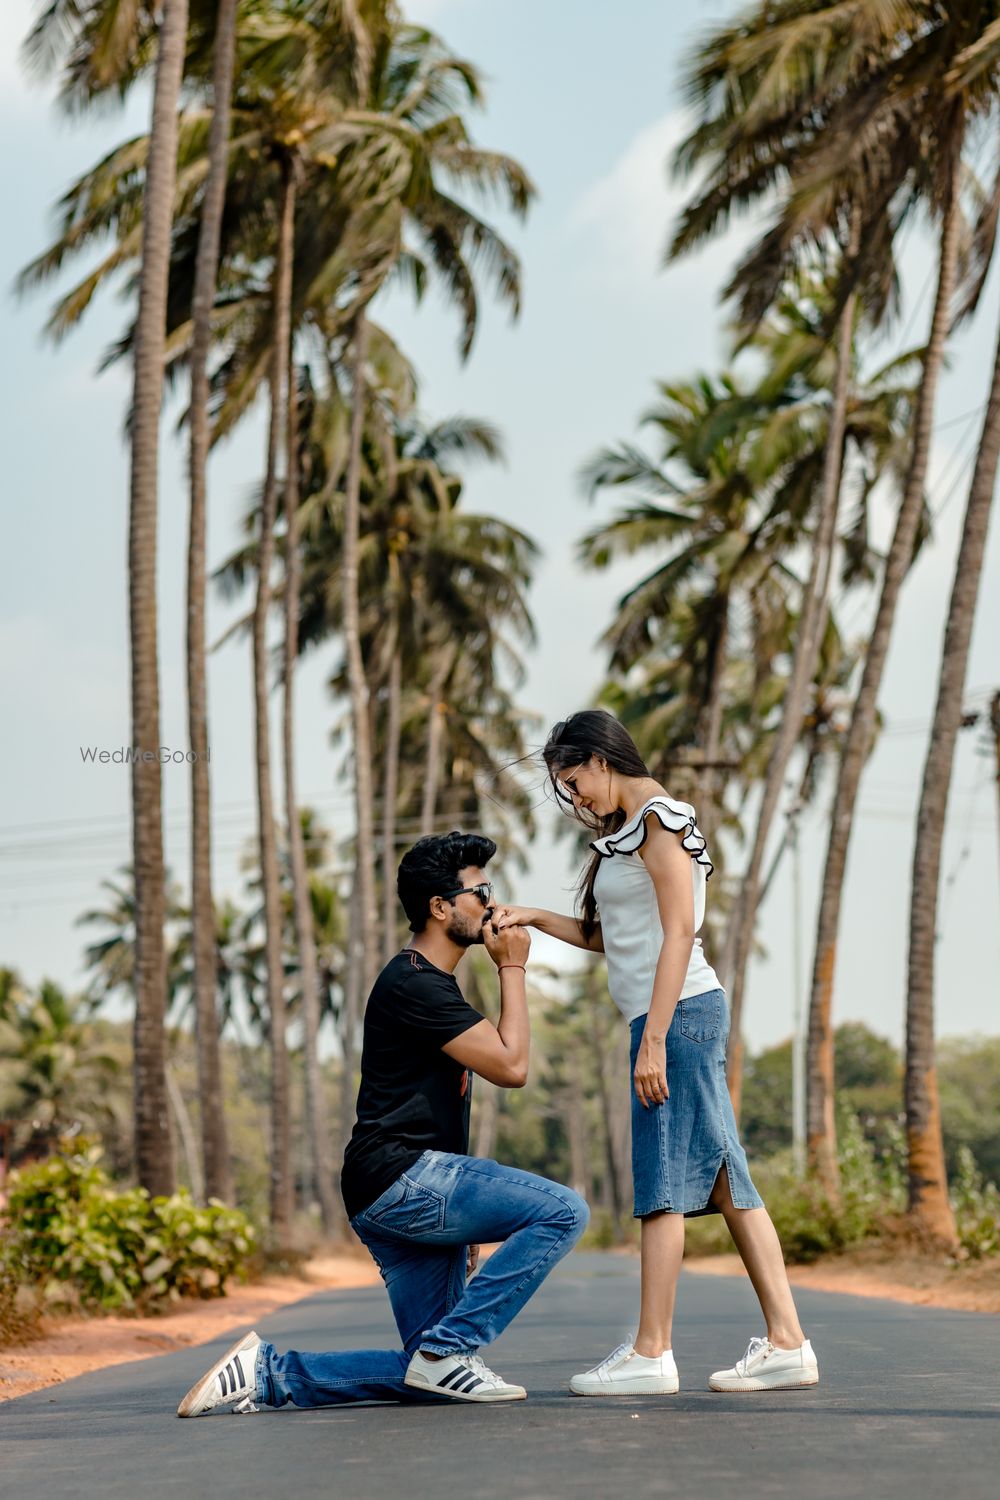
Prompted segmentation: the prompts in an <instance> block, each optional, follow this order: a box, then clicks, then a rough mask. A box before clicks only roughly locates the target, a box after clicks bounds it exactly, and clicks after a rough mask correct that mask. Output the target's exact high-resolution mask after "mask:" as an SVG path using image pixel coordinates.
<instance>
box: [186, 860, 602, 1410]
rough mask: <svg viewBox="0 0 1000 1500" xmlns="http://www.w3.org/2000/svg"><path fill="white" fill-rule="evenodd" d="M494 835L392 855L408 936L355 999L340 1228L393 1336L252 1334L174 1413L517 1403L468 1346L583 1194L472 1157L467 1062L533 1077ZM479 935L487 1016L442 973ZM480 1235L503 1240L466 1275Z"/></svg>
mask: <svg viewBox="0 0 1000 1500" xmlns="http://www.w3.org/2000/svg"><path fill="white" fill-rule="evenodd" d="M495 853H496V845H495V844H494V843H493V841H492V840H491V839H488V838H483V837H481V836H480V835H478V834H463V833H449V834H446V835H444V836H443V837H432V838H423V839H421V840H420V841H419V842H418V843H417V844H415V845H414V847H413V848H412V849H410V850H409V851H408V852H407V853H406V854H405V855H404V856H403V859H402V861H401V863H400V866H399V875H398V880H397V890H398V892H399V899H400V901H401V902H402V904H403V909H404V910H405V912H406V915H407V917H408V918H409V923H410V929H411V931H412V932H413V934H414V936H413V938H412V939H411V941H410V944H409V946H408V947H406V948H404V949H403V950H402V952H400V953H397V954H396V956H395V958H393V959H391V960H390V961H389V963H388V964H386V966H385V968H384V969H383V970H382V972H381V974H380V975H379V977H378V979H377V980H376V982H375V986H374V988H373V990H372V992H371V995H370V996H369V999H368V1005H367V1008H366V1010H365V1024H364V1046H363V1050H362V1057H361V1088H360V1091H359V1094H358V1117H357V1123H356V1124H355V1127H354V1132H353V1135H352V1136H351V1140H350V1143H349V1145H348V1147H347V1151H346V1153H345V1156H344V1170H343V1174H342V1178H341V1185H342V1190H343V1194H344V1203H345V1205H346V1208H347V1213H348V1216H349V1218H350V1221H351V1227H352V1228H353V1229H354V1231H355V1233H356V1234H357V1235H358V1236H359V1237H360V1238H361V1239H362V1240H363V1241H364V1243H365V1244H366V1245H367V1246H368V1249H369V1250H370V1251H371V1253H372V1256H373V1258H374V1260H375V1262H376V1264H377V1265H378V1268H379V1270H380V1271H381V1273H382V1279H383V1281H384V1282H385V1285H386V1290H387V1292H388V1293H389V1301H390V1302H391V1304H392V1311H393V1315H394V1316H395V1319H396V1325H397V1327H398V1329H399V1334H400V1338H401V1340H402V1344H403V1347H402V1349H401V1350H389V1349H365V1350H352V1351H350V1352H349V1353H322V1354H311V1353H307V1352H305V1351H289V1352H288V1353H286V1354H278V1353H277V1352H276V1350H275V1348H274V1345H273V1344H269V1343H267V1342H266V1341H265V1340H263V1339H261V1338H259V1337H258V1336H257V1334H256V1333H248V1334H247V1335H246V1336H245V1337H244V1338H243V1339H241V1340H240V1341H239V1342H238V1343H237V1344H234V1345H233V1347H232V1348H231V1349H230V1350H229V1351H228V1352H227V1353H226V1354H224V1355H223V1356H222V1358H221V1359H220V1360H219V1361H218V1362H217V1363H216V1364H215V1365H213V1366H212V1368H211V1369H210V1370H209V1371H208V1373H207V1374H206V1375H204V1376H203V1377H202V1379H201V1380H199V1381H198V1383H197V1384H196V1385H194V1386H193V1387H192V1388H191V1390H190V1391H189V1392H188V1393H187V1395H186V1396H185V1397H184V1399H183V1401H182V1402H181V1404H180V1406H179V1407H178V1416H182V1417H197V1416H201V1415H203V1414H204V1413H207V1412H212V1411H234V1412H248V1411H256V1410H257V1408H258V1406H284V1405H285V1404H286V1402H289V1401H292V1402H294V1403H295V1405H296V1406H300V1407H310V1406H332V1405H336V1404H339V1403H342V1402H349V1401H386V1400H395V1401H421V1400H428V1399H430V1400H441V1401H474V1402H483V1401H520V1400H523V1399H524V1396H525V1391H524V1388H523V1387H522V1386H519V1385H510V1384H509V1383H508V1382H507V1381H505V1380H503V1379H502V1378H501V1377H500V1376H499V1375H497V1374H495V1373H494V1372H493V1371H492V1370H491V1369H490V1368H489V1367H488V1366H487V1365H486V1364H485V1363H484V1361H483V1360H482V1359H481V1358H480V1356H479V1353H478V1350H479V1349H480V1347H481V1346H482V1345H483V1344H488V1343H490V1341H491V1340H492V1339H495V1338H496V1337H497V1336H498V1335H499V1334H500V1333H502V1332H503V1330H504V1329H505V1328H506V1327H507V1324H508V1323H509V1322H510V1321H511V1319H512V1318H514V1317H515V1316H516V1314H517V1313H519V1312H520V1310H521V1308H522V1307H523V1306H524V1305H525V1303H526V1302H527V1301H528V1299H529V1297H531V1296H532V1294H533V1293H534V1292H535V1291H537V1289H538V1287H539V1286H540V1285H541V1283H542V1281H543V1280H544V1279H545V1277H546V1276H547V1275H548V1274H549V1272H550V1271H551V1270H552V1268H553V1267H554V1266H555V1264H556V1262H557V1261H559V1260H561V1259H562V1257H563V1256H564V1255H566V1254H567V1253H568V1252H569V1251H570V1250H571V1249H572V1248H573V1246H574V1245H575V1244H576V1242H577V1240H578V1239H579V1238H580V1236H581V1234H582V1233H583V1231H584V1229H585V1227H586V1224H587V1219H588V1209H587V1205H586V1203H585V1202H584V1201H583V1199H582V1198H580V1197H579V1196H578V1194H576V1193H574V1192H572V1191H571V1190H570V1189H569V1188H566V1187H562V1186H560V1184H559V1183H556V1182H549V1181H548V1180H547V1179H546V1178H544V1177H536V1176H535V1175H534V1174H533V1173H531V1172H520V1171H517V1170H516V1169H515V1168H513V1167H504V1166H500V1165H499V1164H498V1163H497V1162H495V1161H485V1160H482V1159H480V1158H478V1157H473V1156H469V1155H468V1154H467V1153H468V1149H469V1107H470V1102H471V1092H472V1090H471V1074H472V1073H478V1074H479V1075H480V1076H481V1077H482V1078H486V1079H488V1080H489V1081H490V1082H491V1083H495V1084H499V1086H500V1087H501V1088H522V1087H523V1086H524V1083H525V1081H526V1079H527V1076H528V1008H527V1002H526V999H525V963H526V960H527V957H528V949H529V946H530V938H529V936H528V933H527V931H526V930H525V929H524V928H521V927H510V928H507V929H506V930H505V931H503V932H501V933H500V934H499V935H498V934H496V933H495V932H494V931H493V928H492V926H491V924H490V918H491V915H492V910H493V906H492V902H493V888H492V886H491V885H490V884H489V882H488V881H487V879H486V875H485V873H484V866H485V865H486V864H487V863H488V861H489V860H490V859H491V858H492V857H493V855H494V854H495ZM480 942H484V943H485V944H486V948H487V951H488V953H489V955H490V957H491V958H492V959H493V962H494V963H495V964H496V966H497V970H498V974H499V980H500V1020H499V1023H498V1024H497V1025H496V1026H494V1025H493V1024H492V1022H490V1021H487V1020H484V1018H483V1017H482V1016H481V1015H480V1014H479V1012H478V1011H476V1010H473V1009H472V1007H471V1006H470V1005H468V1004H467V1003H466V1001H465V1000H464V999H463V998H462V993H461V991H460V990H459V987H458V984H457V982H456V980H455V978H454V971H455V969H456V968H457V967H458V964H459V962H460V961H461V959H462V956H463V954H464V953H465V950H466V948H469V947H471V946H472V945H473V944H474V943H480ZM483 1241H490V1242H492V1241H502V1244H501V1245H500V1248H499V1249H498V1250H497V1251H496V1252H495V1253H494V1254H493V1255H492V1256H491V1257H490V1258H489V1260H487V1261H486V1262H485V1263H484V1266H483V1268H482V1269H481V1270H480V1271H479V1273H478V1275H476V1276H475V1277H474V1278H473V1280H472V1281H471V1282H468V1283H467V1282H466V1277H467V1275H468V1274H469V1272H470V1271H471V1270H472V1269H473V1268H474V1267H475V1263H476V1259H477V1256H478V1248H479V1245H480V1243H481V1242H483Z"/></svg>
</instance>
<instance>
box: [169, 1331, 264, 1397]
mask: <svg viewBox="0 0 1000 1500" xmlns="http://www.w3.org/2000/svg"><path fill="white" fill-rule="evenodd" d="M261 1343H262V1340H261V1339H260V1338H258V1336H257V1334H256V1333H254V1332H253V1330H252V1329H251V1331H250V1332H249V1333H245V1334H244V1335H243V1337H242V1338H241V1339H239V1340H238V1341H237V1342H236V1343H235V1344H234V1345H233V1346H232V1348H231V1349H227V1350H226V1352H225V1354H224V1355H223V1356H222V1358H221V1359H217V1360H216V1362H215V1364H214V1365H213V1366H212V1368H211V1369H210V1370H209V1371H208V1373H207V1375H203V1376H202V1377H201V1379H200V1380H199V1381H197V1382H196V1384H194V1385H193V1386H192V1387H191V1389H190V1390H189V1391H188V1393H187V1395H186V1396H185V1397H184V1400H183V1401H182V1402H181V1404H180V1406H179V1407H178V1408H177V1415H178V1416H179V1417H203V1416H204V1415H205V1414H206V1412H210V1411H223V1410H224V1411H228V1412H232V1413H233V1414H234V1415H238V1416H242V1415H243V1414H244V1413H245V1412H251V1411H257V1410H258V1409H259V1408H258V1406H257V1351H258V1349H259V1348H260V1346H261Z"/></svg>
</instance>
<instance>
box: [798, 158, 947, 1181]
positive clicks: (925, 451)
mask: <svg viewBox="0 0 1000 1500" xmlns="http://www.w3.org/2000/svg"><path fill="white" fill-rule="evenodd" d="M960 145H961V143H960V142H959V143H958V147H957V148H956V151H955V155H954V158H953V166H952V172H951V175H950V178H949V183H948V190H947V196H946V199H945V203H944V208H943V213H942V223H941V252H940V261H939V267H938V284H937V294H936V297H935V300H934V312H933V315H932V317H931V327H930V334H929V336H928V339H927V352H926V354H925V356H924V373H923V379H922V380H921V383H920V392H919V395H918V397H917V407H916V411H915V413H914V419H913V450H912V454H911V457H910V467H909V471H908V474H907V480H906V487H905V490H904V493H903V498H902V500H901V501H900V506H899V511H898V513H897V516H896V528H895V532H894V535H893V538H892V545H891V546H890V548H889V555H888V557H887V558H886V562H885V571H884V573H883V575H882V590H881V594H880V596H879V602H878V611H877V613H876V616H875V624H874V626H873V628H872V633H871V637H870V639H869V641H868V646H867V649H866V652H865V665H864V671H863V673H862V677H861V686H860V688H859V689H858V696H857V698H856V700H855V703H854V708H853V710H852V713H851V722H850V725H849V727H848V731H847V737H846V739H845V742H844V748H843V752H842V755H841V761H840V770H839V774H838V777H837V789H836V792H835V793H834V797H833V810H832V812H831V815H830V835H829V839H828V841H827V850H826V863H825V866H824V870H823V884H822V891H821V895H820V908H819V919H818V923H817V929H816V951H815V955H814V958H813V971H812V986H811V990H810V997H809V1033H808V1040H807V1044H806V1046H807V1064H806V1074H807V1095H806V1100H807V1102H806V1120H807V1125H806V1129H807V1148H808V1160H809V1168H810V1170H811V1171H812V1172H814V1173H815V1174H817V1175H818V1177H819V1179H820V1181H821V1182H822V1183H823V1185H824V1187H825V1188H826V1189H827V1191H828V1192H829V1193H833V1194H836V1192H837V1190H838V1182H839V1172H838V1168H837V1139H836V1130H835V1126H834V1108H833V1105H834V1073H833V1020H832V1017H833V986H834V978H835V974H836V961H837V933H838V931H839V928H840V909H841V905H842V902H843V892H844V879H845V875H846V872H847V852H848V848H849V845H850V841H851V832H852V829H853V824H854V810H855V806H856V804H857V799H858V790H859V787H860V785H861V776H862V772H863V771H864V768H865V763H866V761H867V759H868V755H869V753H870V751H871V747H872V743H873V739H874V734H875V715H876V710H877V708H878V695H879V689H880V687H881V685H882V673H883V671H884V670H885V661H886V656H887V655H888V651H889V642H890V639H891V636H892V627H893V622H894V620H895V617H896V606H897V603H898V600H899V593H900V589H901V588H902V585H903V579H904V578H905V577H906V574H907V572H908V570H909V567H910V563H911V562H912V560H913V549H914V546H915V543H916V537H917V527H918V524H919V521H920V516H921V513H922V510H923V504H924V484H925V481H926V478H927V462H928V458H929V455H930V441H931V427H932V423H933V419H934V403H935V398H936V395H937V386H938V377H939V375H940V373H941V366H942V362H943V360H944V353H945V344H946V342H947V337H948V323H949V316H950V307H951V299H952V294H953V292H954V289H955V272H956V266H957V260H958V249H959V233H960V227H961V214H960V210H959V203H958V194H957V187H956V177H957V169H958V154H959V149H960Z"/></svg>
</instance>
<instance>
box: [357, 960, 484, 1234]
mask: <svg viewBox="0 0 1000 1500" xmlns="http://www.w3.org/2000/svg"><path fill="white" fill-rule="evenodd" d="M482 1019H483V1018H482V1016H481V1015H480V1014H479V1011H478V1010H473V1008H472V1006H471V1005H469V1004H468V1002H467V1001H466V1000H464V999H463V997H462V992H461V990H460V989H459V987H458V983H457V981H456V980H455V978H454V977H453V975H451V974H446V973H445V972H444V970H443V969H438V968H436V967H435V965H434V964H432V963H431V962H430V960H429V959H426V958H425V957H424V956H423V954H422V953H417V952H416V951H415V950H414V949H412V948H404V949H403V951H402V953H397V954H396V956H395V958H392V959H390V960H389V962H388V963H387V964H386V966H385V968H384V969H383V970H382V972H381V974H380V975H379V976H378V979H376V981H375V985H374V988H373V989H372V992H371V994H370V995H369V997H368V1004H367V1006H366V1008H365V1031H364V1044H363V1046H362V1051H361V1088H360V1090H359V1091H358V1118H357V1123H356V1125H355V1126H354V1131H353V1133H352V1135H351V1139H350V1141H349V1142H348V1145H347V1150H346V1151H345V1153H344V1169H343V1172H342V1174H341V1179H340V1186H341V1192H342V1193H343V1195H344V1206H345V1207H346V1209H347V1214H348V1217H349V1218H352V1219H353V1218H354V1216H355V1214H359V1213H360V1212H361V1210H362V1209H364V1208H368V1207H369V1206H370V1205H371V1204H372V1203H374V1202H375V1199H376V1198H380V1197H381V1196H382V1194H383V1193H384V1192H385V1190H386V1188H387V1187H391V1186H392V1184H393V1183H394V1182H395V1181H396V1178H397V1177H398V1176H399V1175H400V1173H401V1172H405V1171H406V1169H407V1167H412V1165H413V1163H414V1162H415V1161H416V1160H417V1158H418V1157H420V1156H422V1155H423V1153H424V1152H425V1151H451V1152H454V1153H455V1154H457V1155H459V1156H464V1155H466V1154H467V1153H468V1149H469V1109H470V1105H471V1102H472V1075H471V1073H469V1072H468V1071H467V1070H466V1069H465V1068H463V1067H462V1065H461V1063H457V1062H456V1061H455V1060H454V1058H451V1057H449V1056H448V1054H447V1053H446V1052H442V1051H441V1048H442V1047H443V1046H444V1045H445V1044H446V1043H447V1042H450V1041H452V1040H453V1039H454V1038H455V1037H457V1036H461V1034H462V1032H463V1031H468V1030H469V1028H470V1027H471V1026H476V1025H478V1023H479V1022H480V1021H481V1020H482Z"/></svg>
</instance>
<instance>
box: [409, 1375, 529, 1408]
mask: <svg viewBox="0 0 1000 1500" xmlns="http://www.w3.org/2000/svg"><path fill="white" fill-rule="evenodd" d="M403 1384H404V1385H409V1386H412V1387H413V1389H414V1390H415V1391H431V1392H432V1393H433V1394H434V1395H435V1396H447V1397H448V1399H449V1401H472V1402H478V1403H479V1405H480V1406H488V1405H490V1404H492V1403H493V1402H497V1401H524V1400H526V1398H527V1395H528V1393H527V1391H521V1390H517V1391H510V1392H507V1391H488V1392H487V1393H486V1394H485V1395H476V1394H475V1393H474V1392H473V1393H470V1394H469V1395H467V1396H466V1395H463V1394H462V1392H461V1391H445V1390H442V1389H441V1387H440V1386H439V1385H432V1384H431V1383H430V1381H425V1380H411V1379H410V1377H409V1375H404V1376H403Z"/></svg>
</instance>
